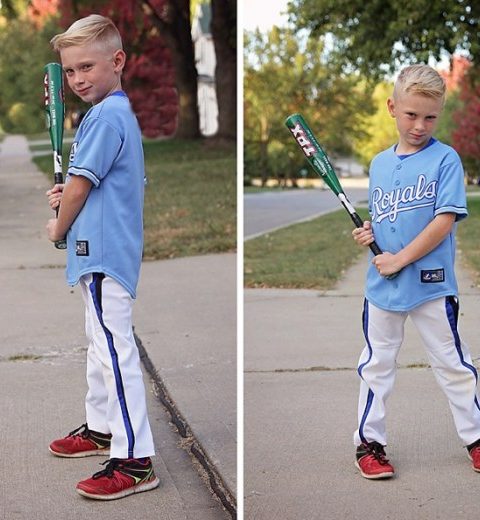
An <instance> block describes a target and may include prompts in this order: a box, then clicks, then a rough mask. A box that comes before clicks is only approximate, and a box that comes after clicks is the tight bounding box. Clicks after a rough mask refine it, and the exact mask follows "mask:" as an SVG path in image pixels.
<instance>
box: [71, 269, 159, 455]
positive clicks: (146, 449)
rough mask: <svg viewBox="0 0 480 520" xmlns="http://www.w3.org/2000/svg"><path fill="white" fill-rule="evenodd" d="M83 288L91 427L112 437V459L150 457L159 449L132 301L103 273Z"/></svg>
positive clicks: (84, 282) (84, 281)
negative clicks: (153, 429)
mask: <svg viewBox="0 0 480 520" xmlns="http://www.w3.org/2000/svg"><path fill="white" fill-rule="evenodd" d="M80 286H81V288H82V295H83V299H84V302H85V332H86V335H87V338H88V341H89V345H88V351H87V383H88V392H87V396H86V399H85V409H86V419H87V424H88V427H89V428H90V429H91V430H94V431H98V432H101V433H111V434H112V441H111V448H110V458H119V459H127V458H142V457H150V456H151V455H154V454H155V449H154V445H153V438H152V432H151V429H150V424H149V422H148V417H147V407H146V396H145V385H144V383H143V376H142V371H141V368H140V357H139V354H138V348H137V345H136V343H135V339H134V337H133V329H132V306H133V299H132V297H131V296H130V294H129V293H128V292H127V290H126V289H125V288H124V287H123V286H122V285H120V284H119V283H118V282H117V281H116V280H114V279H113V278H110V277H108V276H106V275H104V274H101V273H93V274H88V275H85V276H83V277H82V278H81V279H80Z"/></svg>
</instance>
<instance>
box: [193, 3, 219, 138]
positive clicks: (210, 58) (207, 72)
mask: <svg viewBox="0 0 480 520" xmlns="http://www.w3.org/2000/svg"><path fill="white" fill-rule="evenodd" d="M211 19H212V11H211V8H210V4H209V3H200V4H199V5H198V6H197V11H196V13H195V16H194V18H193V21H192V39H193V44H194V46H195V61H196V65H197V71H198V111H199V116H200V131H201V132H202V134H203V135H205V136H210V135H213V134H215V133H216V132H217V129H218V105H217V96H216V94H215V65H216V59H215V48H214V45H213V38H212V34H211V32H210V22H211Z"/></svg>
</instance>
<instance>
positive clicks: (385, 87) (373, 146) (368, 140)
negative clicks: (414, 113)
mask: <svg viewBox="0 0 480 520" xmlns="http://www.w3.org/2000/svg"><path fill="white" fill-rule="evenodd" d="M392 90H393V84H392V83H388V82H381V83H379V84H378V85H377V86H376V87H375V91H374V93H373V103H374V106H375V112H374V113H373V114H372V115H370V116H367V117H366V119H365V126H366V128H368V134H367V135H365V136H359V137H357V138H355V140H354V143H355V144H354V146H355V151H356V155H357V157H358V159H359V160H360V162H361V163H362V164H363V165H364V166H367V167H368V165H369V164H370V161H371V160H372V159H373V158H374V157H375V155H377V154H378V153H379V152H381V151H382V150H385V149H386V148H388V147H389V146H392V144H394V143H396V142H397V141H398V134H397V127H396V125H395V120H394V119H393V118H392V117H391V116H390V114H389V112H388V110H387V99H388V98H389V96H391V94H392Z"/></svg>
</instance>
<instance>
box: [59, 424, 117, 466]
mask: <svg viewBox="0 0 480 520" xmlns="http://www.w3.org/2000/svg"><path fill="white" fill-rule="evenodd" d="M111 438H112V436H111V434H109V433H108V434H107V433H100V432H94V431H92V430H89V429H88V426H87V425H86V424H82V426H80V428H77V429H76V430H73V432H70V433H69V434H68V435H67V436H66V437H64V438H63V439H57V440H56V441H53V442H52V443H51V444H50V447H49V450H50V451H51V452H52V453H53V454H54V455H56V456H57V457H72V458H73V457H89V456H91V455H108V454H109V452H110V439H111Z"/></svg>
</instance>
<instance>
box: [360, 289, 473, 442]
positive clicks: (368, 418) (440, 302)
mask: <svg viewBox="0 0 480 520" xmlns="http://www.w3.org/2000/svg"><path fill="white" fill-rule="evenodd" d="M407 316H410V317H411V319H412V321H413V323H414V324H415V327H416V328H417V330H418V332H419V333H420V336H421V338H422V340H423V343H424V345H425V349H426V353H427V355H428V359H429V363H430V365H431V367H432V370H433V373H434V375H435V379H436V380H437V382H438V384H439V385H440V387H441V388H442V390H443V392H444V393H445V395H446V396H447V399H448V402H449V405H450V409H451V411H452V414H453V419H454V422H455V426H456V429H457V432H458V435H459V437H460V439H461V440H462V441H463V443H464V445H465V446H466V445H469V444H472V443H473V442H475V441H476V440H477V439H480V404H479V400H478V396H477V371H476V369H475V367H474V366H473V363H472V359H471V356H470V353H469V350H468V347H467V345H465V343H463V342H462V341H461V339H460V336H459V333H458V330H457V322H458V301H457V299H456V298H455V297H453V296H448V297H446V298H438V299H436V300H432V301H429V302H427V303H424V304H423V305H420V306H419V307H416V308H415V309H413V310H411V311H408V312H393V311H385V310H382V309H379V308H378V307H375V306H374V305H373V304H371V303H370V302H368V301H367V300H365V305H364V311H363V332H364V335H365V340H366V346H365V348H364V350H363V352H362V354H361V356H360V360H359V364H358V374H359V375H360V377H361V382H360V396H359V402H358V430H357V431H356V432H355V434H354V443H355V445H357V446H358V445H360V444H361V443H362V442H373V441H377V442H379V443H380V444H382V445H383V446H385V445H386V444H387V435H386V431H385V403H386V401H387V399H388V396H389V395H390V394H391V392H392V389H393V385H394V382H395V375H396V359H397V354H398V352H399V349H400V347H401V345H402V342H403V333H404V324H405V320H406V319H407Z"/></svg>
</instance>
